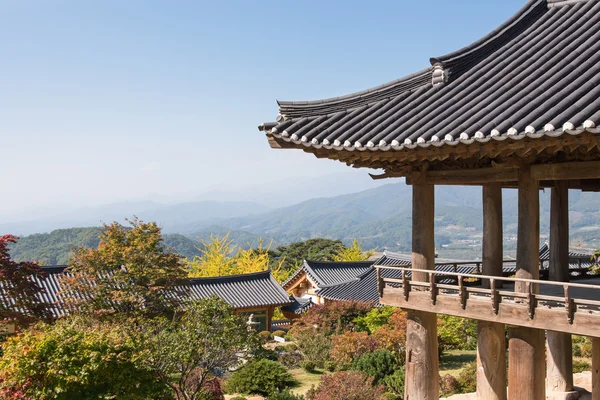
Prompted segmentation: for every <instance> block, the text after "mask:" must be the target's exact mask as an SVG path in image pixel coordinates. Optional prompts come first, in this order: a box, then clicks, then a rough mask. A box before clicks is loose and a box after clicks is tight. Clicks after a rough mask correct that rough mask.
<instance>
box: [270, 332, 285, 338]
mask: <svg viewBox="0 0 600 400" xmlns="http://www.w3.org/2000/svg"><path fill="white" fill-rule="evenodd" d="M285 335H286V332H284V331H274V332H273V333H271V338H275V337H285Z"/></svg>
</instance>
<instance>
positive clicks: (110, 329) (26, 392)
mask: <svg viewBox="0 0 600 400" xmlns="http://www.w3.org/2000/svg"><path fill="white" fill-rule="evenodd" d="M126 332H127V331H126V329H125V328H124V327H123V326H122V325H120V324H115V323H112V322H111V323H108V322H106V321H104V322H99V321H97V320H90V319H87V318H81V317H72V318H63V319H60V320H58V321H57V322H56V323H55V324H52V325H50V324H45V323H40V324H38V325H35V326H33V327H32V328H31V329H29V330H26V331H24V332H22V333H21V334H20V335H18V336H15V337H11V338H9V339H8V341H7V342H6V343H5V344H4V345H3V349H4V356H3V357H2V358H0V398H2V399H15V400H16V399H38V400H47V399H48V400H49V399H57V400H59V399H60V400H77V399H122V400H126V399H133V400H135V399H139V400H142V399H166V398H168V397H167V396H166V394H167V393H166V391H165V390H164V387H163V386H162V385H160V384H159V382H158V380H157V379H156V376H155V374H154V372H153V371H152V370H150V369H148V368H145V367H143V366H142V365H141V363H140V362H139V361H140V358H139V356H140V352H139V348H138V347H137V346H136V344H135V342H134V341H132V340H131V338H130V337H129V336H128V335H127V334H126Z"/></svg>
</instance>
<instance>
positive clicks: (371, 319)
mask: <svg viewBox="0 0 600 400" xmlns="http://www.w3.org/2000/svg"><path fill="white" fill-rule="evenodd" d="M394 311H395V308H394V307H390V306H383V307H380V308H377V307H374V308H373V309H372V310H371V311H369V312H368V313H366V314H365V315H362V316H359V317H357V318H355V319H354V323H355V324H356V330H357V331H358V332H369V333H373V332H375V331H376V330H377V329H379V328H381V327H382V326H384V325H387V324H388V321H389V319H390V317H391V316H392V314H394Z"/></svg>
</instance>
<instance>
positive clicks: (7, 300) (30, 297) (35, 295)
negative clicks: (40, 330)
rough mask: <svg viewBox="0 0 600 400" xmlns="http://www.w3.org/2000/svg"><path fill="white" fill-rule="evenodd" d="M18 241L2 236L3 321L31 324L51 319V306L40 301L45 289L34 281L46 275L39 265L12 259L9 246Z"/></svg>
mask: <svg viewBox="0 0 600 400" xmlns="http://www.w3.org/2000/svg"><path fill="white" fill-rule="evenodd" d="M18 239H19V238H18V237H16V236H13V235H4V236H0V286H2V293H1V294H0V322H4V323H7V322H18V323H19V324H28V323H31V322H33V321H36V320H40V319H49V318H51V314H50V311H49V310H48V304H46V303H44V302H41V301H40V298H39V295H40V294H42V293H43V292H44V289H43V288H42V287H40V285H38V284H37V282H36V281H35V280H34V279H32V277H33V276H44V272H43V271H42V269H41V268H40V267H39V265H38V264H37V263H35V262H26V261H22V262H15V261H13V260H12V259H11V257H10V254H9V249H8V247H9V245H10V244H12V243H16V242H17V240H18Z"/></svg>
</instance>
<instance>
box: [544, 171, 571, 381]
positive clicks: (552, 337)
mask: <svg viewBox="0 0 600 400" xmlns="http://www.w3.org/2000/svg"><path fill="white" fill-rule="evenodd" d="M555 184H556V186H555V187H554V188H552V192H551V196H550V243H549V247H550V262H549V278H550V280H551V281H559V282H568V281H569V189H568V186H567V182H566V181H556V183H555ZM547 338H548V343H547V349H548V354H547V369H546V371H547V379H546V382H547V386H546V389H547V390H548V392H570V391H572V390H573V344H572V342H571V335H569V334H567V333H562V332H551V331H548V332H547Z"/></svg>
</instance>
